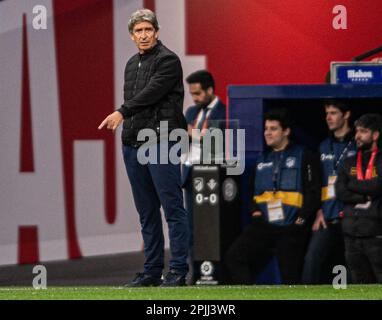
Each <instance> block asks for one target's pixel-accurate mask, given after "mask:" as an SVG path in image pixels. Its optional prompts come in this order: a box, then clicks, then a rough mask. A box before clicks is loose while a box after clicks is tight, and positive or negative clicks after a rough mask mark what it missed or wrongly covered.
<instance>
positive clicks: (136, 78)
mask: <svg viewBox="0 0 382 320" xmlns="http://www.w3.org/2000/svg"><path fill="white" fill-rule="evenodd" d="M141 64H142V56H139V63H138V69H137V73H136V74H135V83H134V91H133V96H135V92H136V91H137V83H138V74H139V70H140V68H141ZM133 123H134V115H132V116H131V126H132V127H133Z"/></svg>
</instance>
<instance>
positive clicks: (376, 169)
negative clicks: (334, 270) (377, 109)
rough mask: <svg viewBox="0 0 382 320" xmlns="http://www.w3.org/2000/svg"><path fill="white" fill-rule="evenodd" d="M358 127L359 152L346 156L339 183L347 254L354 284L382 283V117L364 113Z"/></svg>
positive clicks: (339, 173)
mask: <svg viewBox="0 0 382 320" xmlns="http://www.w3.org/2000/svg"><path fill="white" fill-rule="evenodd" d="M355 128H356V134H355V140H356V143H357V148H358V151H357V154H356V155H355V156H353V157H351V158H348V159H345V162H344V165H343V167H340V169H339V172H338V180H337V183H336V194H337V197H338V199H340V200H341V201H343V202H344V204H345V208H344V211H343V220H342V229H343V233H344V235H345V257H346V262H347V265H348V267H349V268H350V271H351V276H352V281H353V282H354V283H374V282H378V283H382V210H381V208H382V153H381V151H380V141H381V133H382V118H381V116H380V115H378V114H365V115H363V116H361V117H360V118H359V119H358V120H357V121H356V122H355Z"/></svg>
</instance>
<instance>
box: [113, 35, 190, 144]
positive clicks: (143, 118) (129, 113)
mask: <svg viewBox="0 0 382 320" xmlns="http://www.w3.org/2000/svg"><path fill="white" fill-rule="evenodd" d="M183 99H184V87H183V71H182V65H181V62H180V60H179V58H178V56H177V55H176V54H175V53H173V52H172V51H170V50H169V49H167V48H166V47H165V46H164V45H163V44H162V43H161V41H158V42H157V44H156V45H155V46H154V48H152V49H151V50H150V51H149V52H145V53H144V54H139V53H137V54H135V55H134V56H133V57H131V58H130V59H129V61H128V62H127V64H126V67H125V82H124V103H123V105H122V106H121V107H120V108H119V109H118V111H119V112H121V113H122V115H123V118H124V122H123V130H122V143H123V144H124V145H130V146H132V147H139V146H140V145H142V144H143V143H144V141H137V135H138V132H139V130H141V129H152V130H154V131H155V134H156V135H157V136H158V135H159V126H160V121H167V122H168V128H169V130H172V129H177V128H183V129H185V130H186V129H187V123H186V120H185V118H184V115H183Z"/></svg>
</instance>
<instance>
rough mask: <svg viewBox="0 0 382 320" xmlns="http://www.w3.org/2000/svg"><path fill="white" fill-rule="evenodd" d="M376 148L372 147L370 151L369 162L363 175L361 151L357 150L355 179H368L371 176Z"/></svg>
mask: <svg viewBox="0 0 382 320" xmlns="http://www.w3.org/2000/svg"><path fill="white" fill-rule="evenodd" d="M377 152H378V148H375V149H373V152H372V153H371V156H370V160H369V163H368V165H367V168H366V173H365V175H363V172H362V152H361V150H360V151H358V155H357V179H358V180H370V179H371V178H372V177H373V166H374V162H375V158H376V156H377Z"/></svg>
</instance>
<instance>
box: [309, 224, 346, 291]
mask: <svg viewBox="0 0 382 320" xmlns="http://www.w3.org/2000/svg"><path fill="white" fill-rule="evenodd" d="M336 265H345V245H344V240H343V234H342V229H341V222H340V221H339V220H334V222H327V228H326V229H324V228H322V229H320V230H318V231H313V232H312V237H311V240H310V243H309V247H308V251H307V253H306V256H305V265H304V271H303V276H302V282H303V283H305V284H322V283H332V280H333V277H334V275H333V267H334V266H336Z"/></svg>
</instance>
